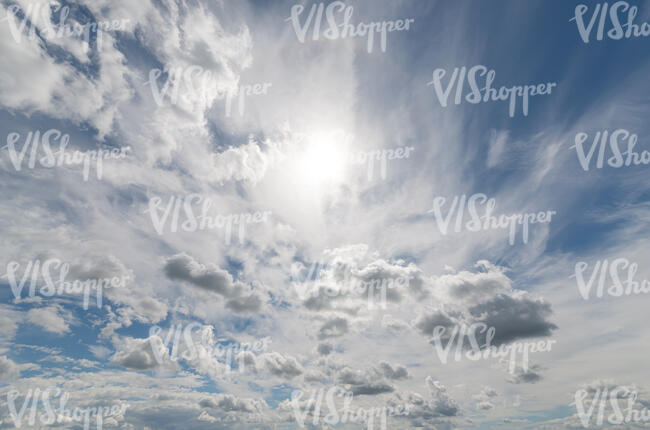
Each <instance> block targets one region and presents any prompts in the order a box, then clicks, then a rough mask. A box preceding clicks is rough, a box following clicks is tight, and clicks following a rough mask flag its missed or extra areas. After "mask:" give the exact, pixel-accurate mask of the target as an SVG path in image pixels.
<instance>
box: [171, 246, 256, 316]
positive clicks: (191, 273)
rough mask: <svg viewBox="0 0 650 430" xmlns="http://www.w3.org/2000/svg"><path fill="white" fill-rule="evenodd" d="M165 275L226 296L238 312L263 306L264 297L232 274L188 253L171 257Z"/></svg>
mask: <svg viewBox="0 0 650 430" xmlns="http://www.w3.org/2000/svg"><path fill="white" fill-rule="evenodd" d="M164 272H165V275H166V276H167V277H168V278H169V279H171V280H174V281H183V282H187V283H189V284H190V285H194V286H196V287H198V288H200V289H202V290H205V291H209V292H212V293H216V294H218V295H220V296H222V297H224V298H226V299H227V300H226V307H227V308H228V309H230V310H232V311H233V312H236V313H243V314H245V313H252V312H257V311H259V310H260V309H261V308H262V304H263V302H262V298H261V297H260V296H259V295H258V294H257V293H256V292H252V293H250V294H249V295H245V293H244V291H245V288H244V286H242V285H239V284H238V283H235V282H234V281H233V278H232V275H230V273H228V272H227V271H225V270H223V269H221V268H219V267H218V266H216V265H214V264H208V265H202V264H200V263H198V262H197V261H196V260H194V259H193V258H192V257H190V256H189V255H187V254H177V255H174V256H172V257H169V258H168V259H167V260H166V262H165V266H164Z"/></svg>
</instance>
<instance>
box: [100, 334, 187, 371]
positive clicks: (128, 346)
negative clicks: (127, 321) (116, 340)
mask: <svg viewBox="0 0 650 430" xmlns="http://www.w3.org/2000/svg"><path fill="white" fill-rule="evenodd" d="M122 343H123V344H122V345H121V348H120V350H119V351H117V352H116V353H115V354H114V355H113V356H112V357H111V360H110V361H111V363H113V364H117V365H120V366H123V367H126V368H127V369H133V370H151V369H155V368H157V367H163V366H167V367H174V366H175V365H176V364H175V363H173V362H172V361H171V357H170V356H169V350H168V349H167V348H166V347H165V346H164V344H163V341H162V339H161V338H160V337H158V336H151V337H149V338H146V339H134V338H125V339H124V340H123V341H122ZM154 349H155V350H154Z"/></svg>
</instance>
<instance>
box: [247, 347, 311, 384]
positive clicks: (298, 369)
mask: <svg viewBox="0 0 650 430" xmlns="http://www.w3.org/2000/svg"><path fill="white" fill-rule="evenodd" d="M258 360H259V362H261V363H262V364H263V366H264V367H265V368H266V370H268V371H269V372H271V374H273V375H274V376H277V377H280V378H289V379H291V378H294V377H296V376H298V375H301V374H302V373H303V372H304V370H303V368H302V366H301V365H300V363H298V361H297V360H296V359H295V358H294V357H291V356H284V355H282V354H280V353H278V352H267V353H264V354H261V355H260V356H259V358H258Z"/></svg>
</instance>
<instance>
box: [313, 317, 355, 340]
mask: <svg viewBox="0 0 650 430" xmlns="http://www.w3.org/2000/svg"><path fill="white" fill-rule="evenodd" d="M348 331H349V327H348V320H346V319H345V318H340V317H337V318H332V319H330V320H328V321H326V322H325V323H324V324H323V325H322V326H321V328H320V330H319V331H318V339H320V340H323V339H328V338H331V337H340V336H343V335H344V334H346V333H347V332H348Z"/></svg>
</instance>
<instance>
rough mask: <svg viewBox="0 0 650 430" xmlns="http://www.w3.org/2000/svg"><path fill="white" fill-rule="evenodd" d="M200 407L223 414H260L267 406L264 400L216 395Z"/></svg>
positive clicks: (202, 401) (201, 403)
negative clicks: (216, 410)
mask: <svg viewBox="0 0 650 430" xmlns="http://www.w3.org/2000/svg"><path fill="white" fill-rule="evenodd" d="M199 406H201V407H202V408H208V409H218V410H221V411H223V412H251V413H252V412H260V410H261V409H262V408H263V407H265V406H266V403H265V402H264V401H263V400H255V399H239V398H237V397H235V396H233V395H232V394H214V395H212V396H210V397H207V398H205V399H203V400H201V401H200V402H199Z"/></svg>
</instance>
